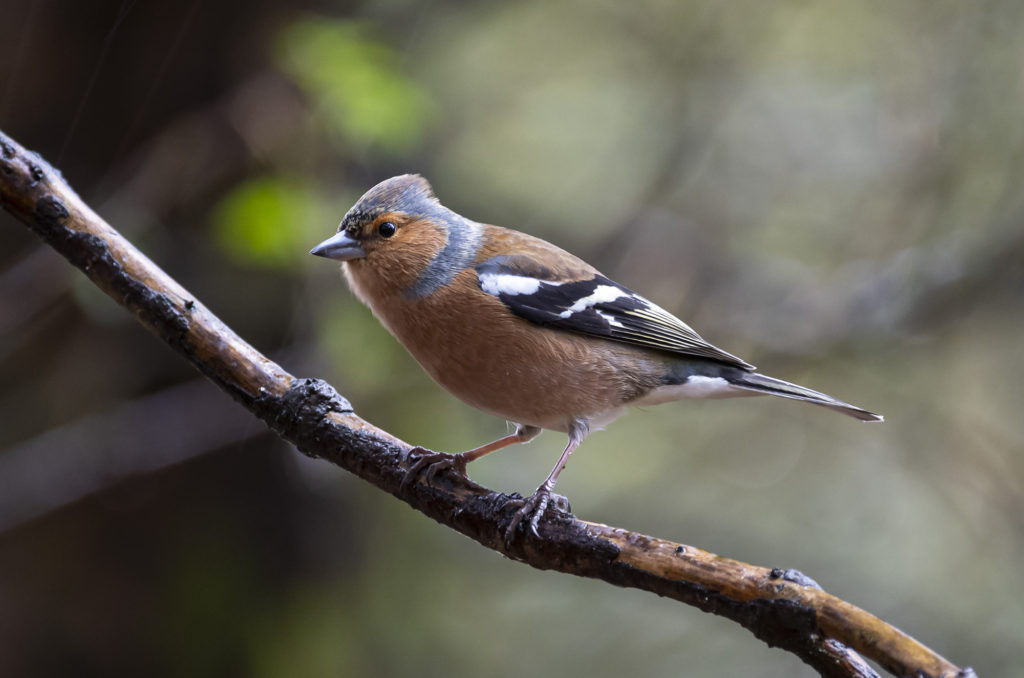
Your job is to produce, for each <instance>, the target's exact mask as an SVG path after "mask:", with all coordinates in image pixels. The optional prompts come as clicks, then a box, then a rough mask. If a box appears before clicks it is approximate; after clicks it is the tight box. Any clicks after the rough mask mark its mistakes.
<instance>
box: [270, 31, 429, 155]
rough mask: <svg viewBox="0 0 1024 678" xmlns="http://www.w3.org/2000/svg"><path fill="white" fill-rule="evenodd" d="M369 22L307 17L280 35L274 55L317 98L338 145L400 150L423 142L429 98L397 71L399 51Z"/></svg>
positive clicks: (314, 105) (315, 101) (315, 108)
mask: <svg viewBox="0 0 1024 678" xmlns="http://www.w3.org/2000/svg"><path fill="white" fill-rule="evenodd" d="M373 32H374V30H373V27H372V26H370V25H368V24H366V23H365V22H358V21H336V20H331V19H328V18H324V17H321V18H308V19H302V20H298V21H294V22H292V23H290V24H289V25H288V26H286V27H285V28H284V29H283V30H282V31H281V33H280V35H279V39H278V41H277V44H276V50H275V53H276V54H275V56H276V61H277V63H278V64H279V66H280V67H281V68H282V69H283V70H284V71H285V72H286V73H288V74H289V75H290V76H291V77H292V78H293V79H294V80H295V81H296V82H297V83H298V84H299V85H300V86H301V87H302V88H303V90H304V91H305V92H306V93H307V94H308V96H309V97H310V98H311V100H312V109H313V113H314V114H315V116H316V117H317V119H318V120H320V122H322V123H323V124H324V125H326V126H327V128H328V129H329V130H330V131H332V132H334V133H336V134H337V135H338V136H339V139H338V146H339V148H342V149H344V148H346V147H348V146H351V145H353V144H354V145H356V146H357V147H362V146H365V145H369V146H370V147H373V148H375V149H379V150H381V151H386V152H389V153H393V154H397V153H402V152H405V151H409V150H410V149H412V148H413V147H414V146H415V145H416V143H417V142H418V141H419V140H420V138H421V136H422V134H423V128H424V126H425V122H426V120H425V117H426V115H427V113H428V112H429V110H430V103H429V99H428V98H427V97H426V95H425V94H424V92H423V91H422V89H421V88H420V87H417V85H416V84H415V83H414V82H413V81H411V80H410V79H409V78H407V77H405V76H403V75H402V74H401V73H400V72H399V71H398V69H397V61H398V59H397V55H396V52H395V51H394V50H393V49H391V48H390V47H389V46H387V45H385V44H383V43H381V42H379V41H376V40H374V39H372V38H370V37H368V34H372V33H373Z"/></svg>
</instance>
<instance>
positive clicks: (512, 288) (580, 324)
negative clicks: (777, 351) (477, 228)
mask: <svg viewBox="0 0 1024 678" xmlns="http://www.w3.org/2000/svg"><path fill="white" fill-rule="evenodd" d="M523 259H525V257H521V256H516V257H495V258H493V259H490V260H488V261H485V262H484V263H482V264H480V265H479V266H477V267H476V270H477V274H478V275H479V277H480V283H481V287H482V288H483V289H484V291H485V292H488V293H489V294H492V295H493V296H495V297H497V298H498V299H499V300H501V302H502V303H503V304H505V306H506V307H508V309H509V310H510V311H512V313H514V314H515V315H517V316H519V317H520V318H524V319H526V320H529V321H530V322H533V323H536V324H538V325H543V326H545V327H554V328H558V329H562V330H566V331H570V332H577V333H581V334H588V335H592V336H597V337H603V338H605V339H611V340H614V341H620V342H622V343H625V344H633V345H636V346H644V347H647V348H652V349H657V350H660V351H669V352H671V353H679V354H682V355H687V356H695V357H699V358H709V359H711V360H716V361H718V362H721V363H725V364H726V365H732V366H734V367H739V368H742V369H744V370H753V369H754V367H753V365H750V364H749V363H747V362H745V361H743V360H741V359H739V358H737V357H736V356H734V355H732V354H731V353H727V352H725V351H723V350H721V349H720V348H717V347H715V346H713V345H711V344H709V343H708V342H707V341H705V340H704V339H703V338H702V337H701V336H700V335H699V334H697V333H696V332H695V331H694V330H693V328H691V327H690V326H689V325H687V324H686V323H684V322H683V321H682V320H680V319H679V318H676V317H675V316H674V315H672V314H671V313H669V312H668V311H666V310H664V309H663V308H661V307H659V306H657V305H656V304H654V303H652V302H650V301H648V300H647V299H645V298H643V297H641V296H640V295H639V294H637V293H635V292H633V291H632V290H630V289H629V288H627V287H624V286H622V285H620V284H618V283H616V282H614V281H612V280H610V279H609V278H606V277H605V276H603V275H600V274H595V275H594V276H593V277H592V278H588V279H585V280H575V281H571V282H559V281H557V280H552V279H550V278H551V277H553V276H552V274H551V273H550V271H549V269H547V268H546V267H543V266H540V265H536V266H524V265H523V261H522V260H523ZM545 278H547V279H545ZM510 280H514V281H515V282H516V283H517V284H510V283H509V281H510Z"/></svg>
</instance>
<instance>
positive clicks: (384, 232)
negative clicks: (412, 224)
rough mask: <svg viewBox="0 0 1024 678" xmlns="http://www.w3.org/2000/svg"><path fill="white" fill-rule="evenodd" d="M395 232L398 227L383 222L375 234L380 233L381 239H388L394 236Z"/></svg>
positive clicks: (388, 222)
mask: <svg viewBox="0 0 1024 678" xmlns="http://www.w3.org/2000/svg"><path fill="white" fill-rule="evenodd" d="M397 230H398V227H397V226H395V225H394V224H393V223H391V222H390V221H385V222H384V223H383V224H381V225H380V226H378V227H377V232H378V233H380V237H382V238H390V237H391V236H393V235H394V234H395V231H397Z"/></svg>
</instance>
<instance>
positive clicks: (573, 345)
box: [357, 271, 660, 432]
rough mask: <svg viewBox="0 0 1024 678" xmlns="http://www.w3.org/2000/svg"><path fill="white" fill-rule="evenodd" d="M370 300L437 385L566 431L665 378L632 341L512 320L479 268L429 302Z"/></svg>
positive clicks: (513, 416)
mask: <svg viewBox="0 0 1024 678" xmlns="http://www.w3.org/2000/svg"><path fill="white" fill-rule="evenodd" d="M357 293H358V291H357ZM364 300H366V301H367V302H368V305H369V306H370V307H371V309H372V310H373V312H374V314H375V315H376V316H377V317H378V319H379V320H380V321H381V322H382V323H383V324H384V326H385V327H386V328H387V329H388V330H389V331H390V332H391V333H392V334H393V335H394V336H395V337H396V338H397V339H398V340H399V341H400V342H401V343H402V344H403V345H404V346H405V347H406V349H407V350H408V351H409V352H410V353H411V354H412V356H413V357H414V358H415V359H416V360H417V361H418V362H419V363H420V365H422V366H423V368H424V369H425V370H426V372H427V373H428V374H429V375H430V376H431V377H432V378H433V379H434V380H435V381H437V382H438V383H439V384H441V385H442V386H444V387H445V389H447V390H448V391H450V392H451V393H452V394H453V395H455V396H456V397H458V398H460V399H461V400H463V401H465V402H466V403H468V404H470V405H472V406H474V407H476V408H478V409H481V410H484V411H486V412H489V413H491V414H494V415H497V416H500V417H503V418H505V419H508V420H510V421H514V422H517V423H521V424H529V425H533V426H540V427H541V428H546V429H549V430H556V431H563V432H564V431H566V430H567V429H568V426H569V423H570V422H571V421H572V420H574V419H587V420H589V421H591V422H593V424H594V426H593V427H594V428H599V427H600V426H601V425H602V424H604V423H607V422H608V421H610V420H611V419H613V418H614V417H615V416H617V415H618V414H619V413H621V410H622V408H623V406H624V405H625V404H626V403H628V402H630V401H631V400H634V399H635V398H637V397H638V396H640V395H641V394H642V393H645V392H646V391H647V390H649V389H650V388H651V387H652V386H653V385H654V384H655V383H656V382H657V379H658V378H659V377H660V374H658V375H656V374H655V372H656V371H657V368H656V366H653V365H647V359H646V358H645V357H644V356H643V355H642V353H641V352H638V351H636V350H634V349H633V348H631V347H628V346H621V345H618V344H614V343H612V342H607V341H604V340H600V339H591V338H588V337H582V336H578V335H574V334H570V333H567V332H563V331H560V330H552V329H547V328H544V327H540V326H537V325H534V324H532V323H530V322H528V321H526V320H523V319H521V318H518V317H516V316H514V315H513V314H512V313H511V312H509V311H508V309H507V308H505V306H504V305H503V304H502V303H501V302H500V301H499V300H498V299H496V298H494V297H491V296H490V295H487V294H485V293H483V292H482V291H481V290H480V289H479V285H478V282H477V280H476V274H475V272H473V271H466V272H464V273H462V274H460V275H459V276H458V277H457V278H456V280H455V281H454V282H453V283H452V284H451V285H448V286H446V287H445V288H444V289H443V290H440V291H438V292H436V293H434V294H432V295H430V296H429V297H427V298H423V299H416V300H409V299H407V298H406V299H403V298H399V297H397V296H395V297H391V298H381V299H365V297H364Z"/></svg>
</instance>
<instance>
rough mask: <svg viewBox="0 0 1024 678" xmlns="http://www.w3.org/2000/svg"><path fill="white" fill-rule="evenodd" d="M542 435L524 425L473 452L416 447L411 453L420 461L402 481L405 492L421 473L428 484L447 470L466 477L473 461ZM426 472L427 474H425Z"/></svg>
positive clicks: (407, 472)
mask: <svg viewBox="0 0 1024 678" xmlns="http://www.w3.org/2000/svg"><path fill="white" fill-rule="evenodd" d="M539 434H540V428H538V427H536V426H526V425H523V424H517V425H516V432H515V433H513V434H512V435H507V436H505V437H504V438H498V439H497V440H495V441H494V442H490V443H487V444H486V445H481V446H480V447H474V448H473V449H472V450H467V451H465V452H460V453H459V454H448V453H447V452H428V451H427V450H424V449H423V448H422V447H415V448H413V449H412V451H411V453H414V454H416V456H417V457H418V459H416V461H415V462H414V463H413V465H412V466H410V467H409V470H408V471H406V473H405V478H404V479H403V480H402V489H403V490H404V489H405V488H406V487H407V486H408V485H409V484H410V483H412V482H413V481H414V480H415V479H416V476H418V475H419V474H420V473H423V474H424V477H425V478H426V481H427V483H428V484H429V483H430V482H432V481H433V479H434V476H435V475H436V474H437V472H438V471H443V470H445V469H453V470H455V472H456V473H459V474H460V475H466V464H468V463H469V462H471V461H475V460H477V459H479V458H480V457H482V456H484V455H485V454H490V453H491V452H495V451H497V450H500V449H502V448H503V447H508V446H509V445H515V444H516V443H526V442H529V441H531V440H533V439H534V438H536V437H537V436H538V435H539ZM424 471H425V472H424Z"/></svg>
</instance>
